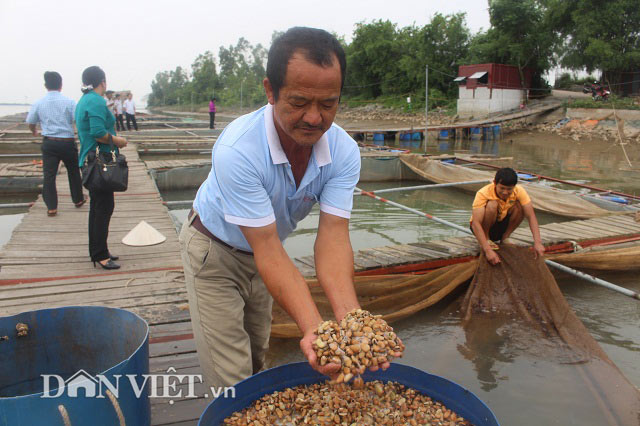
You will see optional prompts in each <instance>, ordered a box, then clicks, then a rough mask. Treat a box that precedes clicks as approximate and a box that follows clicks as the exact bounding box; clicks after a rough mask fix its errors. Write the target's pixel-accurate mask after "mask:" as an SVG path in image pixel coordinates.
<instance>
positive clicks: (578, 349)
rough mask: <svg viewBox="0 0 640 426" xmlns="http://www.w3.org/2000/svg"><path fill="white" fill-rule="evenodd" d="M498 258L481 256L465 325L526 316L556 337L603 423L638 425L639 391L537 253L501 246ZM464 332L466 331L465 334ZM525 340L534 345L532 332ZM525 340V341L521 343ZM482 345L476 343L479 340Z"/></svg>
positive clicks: (466, 301) (466, 299)
mask: <svg viewBox="0 0 640 426" xmlns="http://www.w3.org/2000/svg"><path fill="white" fill-rule="evenodd" d="M498 254H499V256H500V259H501V263H500V264H498V265H496V266H492V265H490V264H489V262H488V261H487V260H486V258H485V257H484V255H482V256H481V257H480V259H479V261H478V269H477V271H476V274H475V276H474V277H473V280H472V281H471V284H470V286H469V288H468V290H467V293H466V294H465V297H464V300H463V303H462V313H463V316H464V319H463V324H464V326H465V329H468V328H474V327H475V328H476V331H478V330H477V324H485V325H486V324H487V322H486V320H487V318H493V319H495V320H496V321H497V322H498V323H504V319H505V318H508V320H510V321H514V320H515V321H518V320H519V321H526V322H527V323H528V324H530V325H531V326H533V328H534V329H536V330H538V331H539V332H540V333H542V334H543V335H545V336H546V337H548V338H549V339H550V340H555V341H558V342H561V344H560V345H559V347H554V348H553V350H554V351H561V352H563V356H564V358H565V359H566V360H568V361H569V362H570V363H572V364H575V365H576V368H577V369H578V370H579V374H580V376H581V377H582V378H583V379H584V383H585V387H586V389H588V391H589V394H590V395H591V396H592V397H593V398H594V403H597V404H598V405H599V406H600V409H601V410H602V412H603V413H604V414H605V418H606V420H607V423H608V424H611V425H638V424H640V391H639V390H638V389H637V388H636V387H635V386H634V385H633V384H632V383H630V382H629V381H628V380H627V378H626V377H625V376H624V375H623V374H622V372H621V371H620V370H619V369H618V368H617V367H616V366H615V364H614V363H613V361H611V360H610V359H609V357H608V356H607V354H606V353H605V352H604V350H603V349H602V348H601V347H600V345H599V344H598V343H597V342H596V341H595V339H594V338H593V337H592V336H591V334H589V331H588V330H587V329H586V327H585V326H584V325H583V324H582V322H581V321H580V319H579V318H578V317H577V316H576V315H575V313H574V312H573V310H572V309H571V307H570V306H569V304H568V303H567V301H566V300H565V298H564V296H563V295H562V292H561V291H560V289H559V288H558V285H557V283H556V281H555V279H554V277H553V275H552V274H551V272H550V271H549V269H548V268H547V266H546V264H545V263H544V260H543V259H542V258H538V259H534V256H533V254H532V252H531V250H529V249H527V248H523V247H516V246H511V245H501V246H500V250H499V251H498ZM468 336H469V334H468ZM529 338H530V341H529V342H528V344H529V345H530V346H531V347H533V346H539V338H538V337H537V336H536V335H535V334H534V333H531V335H530V337H529ZM525 343H527V342H525ZM480 344H481V343H480Z"/></svg>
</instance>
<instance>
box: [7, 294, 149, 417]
mask: <svg viewBox="0 0 640 426" xmlns="http://www.w3.org/2000/svg"><path fill="white" fill-rule="evenodd" d="M17 323H25V324H27V325H28V326H29V333H28V335H27V336H25V337H17V336H16V324H17ZM0 336H9V340H5V341H0V425H6V426H33V425H64V424H65V423H64V421H63V417H62V414H61V412H60V408H59V407H60V406H62V407H63V410H64V411H66V413H67V415H68V417H69V421H70V423H71V424H72V425H74V426H75V425H87V424H89V425H91V426H99V425H105V426H106V425H109V426H112V425H118V424H120V422H119V420H118V416H117V413H116V410H117V409H118V407H119V409H120V410H121V411H122V414H123V417H124V420H125V422H126V424H127V425H148V424H150V419H151V410H150V403H149V398H148V395H149V381H147V383H146V385H144V377H143V376H142V375H143V374H148V372H149V327H148V325H147V323H146V322H145V321H144V320H143V319H142V318H140V317H139V316H137V315H136V314H134V313H132V312H129V311H125V310H122V309H114V308H105V307H99V306H83V307H65V308H57V309H43V310H39V311H32V312H24V313H21V314H18V315H13V316H10V317H4V318H0ZM81 370H82V371H81ZM43 374H44V375H56V376H60V377H61V380H63V382H64V383H65V384H64V385H63V386H59V385H58V383H59V382H58V379H57V378H53V377H52V378H49V379H48V383H49V384H50V386H49V391H48V392H47V394H48V395H49V396H51V398H43V396H45V395H44V392H45V388H44V379H43V377H42V376H41V375H43ZM96 375H102V376H103V380H108V381H109V383H110V384H112V385H116V384H117V387H116V389H117V394H116V393H114V392H112V394H113V396H117V404H113V403H112V402H111V399H110V398H109V397H108V394H107V392H106V390H107V389H108V387H106V385H104V383H105V382H104V381H103V382H102V383H103V384H102V385H101V384H100V382H98V381H96ZM116 375H121V377H120V378H119V379H117V377H115V376H116ZM127 375H133V376H132V377H134V380H135V382H134V383H137V385H136V388H137V390H141V393H140V397H139V398H138V397H136V395H135V391H134V388H133V385H132V383H131V381H130V380H129V377H128V376H127ZM143 385H144V386H143ZM72 388H73V389H75V393H76V396H73V392H72V391H71V390H72ZM92 392H95V395H94V396H92V395H91V393H92ZM58 394H60V396H57V395H58ZM100 395H101V396H102V397H101V398H100V397H97V396H100ZM116 405H117V406H116Z"/></svg>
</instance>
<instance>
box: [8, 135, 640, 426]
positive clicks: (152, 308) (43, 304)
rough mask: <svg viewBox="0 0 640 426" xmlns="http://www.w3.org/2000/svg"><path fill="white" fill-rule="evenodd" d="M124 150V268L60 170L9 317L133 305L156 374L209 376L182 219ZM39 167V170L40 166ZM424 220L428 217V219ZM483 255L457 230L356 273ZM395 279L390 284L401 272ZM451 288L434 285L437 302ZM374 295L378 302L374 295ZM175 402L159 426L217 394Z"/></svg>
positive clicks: (28, 240) (159, 404) (194, 411)
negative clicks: (132, 234)
mask: <svg viewBox="0 0 640 426" xmlns="http://www.w3.org/2000/svg"><path fill="white" fill-rule="evenodd" d="M135 135H136V138H140V139H144V138H145V136H146V135H148V133H147V131H140V132H138V133H136V134H135ZM123 153H124V154H125V155H126V156H127V160H128V163H129V168H130V172H129V182H130V185H129V188H130V189H129V191H127V192H125V193H119V194H116V208H115V211H114V215H113V218H112V222H111V227H110V234H109V246H110V248H111V249H112V250H113V253H115V254H118V255H120V256H121V259H122V261H121V264H122V268H121V269H120V270H117V271H105V270H102V269H96V268H93V266H92V264H91V262H89V255H88V242H87V231H86V229H87V219H88V206H86V205H85V207H83V208H80V209H76V208H75V207H73V204H72V203H71V200H70V197H69V193H68V191H69V190H68V183H67V180H66V179H63V178H62V177H59V178H58V179H57V181H56V182H57V185H58V196H59V208H58V211H59V213H58V216H56V217H52V218H49V217H47V216H46V207H45V205H44V202H43V201H42V197H39V198H38V200H37V201H36V203H35V204H34V206H33V207H31V209H30V210H29V212H28V213H27V214H26V215H25V217H24V218H23V221H22V223H21V224H20V225H19V226H18V227H17V228H16V229H15V230H14V232H13V234H12V236H11V240H10V241H9V242H8V243H7V244H6V245H5V247H4V248H3V250H2V251H0V316H6V315H12V314H16V313H19V312H24V311H29V310H35V309H42V308H53V307H60V306H70V305H100V306H109V307H117V308H124V309H127V310H130V311H132V312H135V313H137V314H138V315H140V316H141V317H143V318H144V319H145V320H146V321H147V322H148V323H149V325H150V371H151V372H152V373H165V372H166V371H167V369H168V368H169V367H173V368H175V369H176V374H200V373H201V369H200V366H199V362H198V358H197V355H196V351H195V342H194V340H193V334H192V329H191V324H190V318H189V310H188V303H187V295H186V289H185V286H184V280H183V275H182V264H181V260H180V248H179V244H178V239H177V234H176V231H175V225H174V223H173V222H172V220H171V218H170V215H169V212H168V210H167V208H166V207H165V206H164V205H163V204H162V199H161V196H160V193H159V192H158V189H157V187H156V184H155V183H154V181H153V180H152V178H151V177H150V175H149V170H148V168H147V167H146V166H145V164H144V163H143V162H142V161H141V160H140V158H139V156H138V153H137V149H136V145H135V143H130V145H129V146H128V147H127V148H125V149H124V150H123ZM34 173H37V174H38V175H40V172H39V171H38V172H34ZM140 220H146V221H147V222H148V223H149V224H151V225H152V226H153V227H154V228H156V229H157V230H159V231H160V232H162V233H163V234H164V235H165V236H166V237H167V241H165V242H164V243H162V244H159V245H155V246H150V247H128V246H125V245H123V244H122V243H121V240H122V237H124V235H126V233H127V232H129V231H130V230H131V229H132V228H133V227H134V226H135V225H137V224H138V223H139V222H140ZM425 226H429V224H428V223H427V222H425ZM541 234H542V239H543V242H544V243H545V244H546V245H547V247H548V248H550V249H552V250H554V251H571V249H572V247H573V245H574V243H572V242H571V241H575V242H577V243H579V244H580V245H583V246H585V247H587V246H589V245H590V244H594V243H603V242H621V241H625V240H626V241H634V240H638V239H640V223H638V222H635V220H634V218H633V217H632V216H630V215H619V216H610V217H604V218H598V219H590V220H579V221H571V222H563V223H558V224H549V225H544V226H541ZM513 237H514V240H515V241H516V242H517V243H518V244H531V242H532V241H531V235H530V232H529V230H528V229H526V228H524V227H523V228H520V229H518V230H517V231H516V232H515V233H514V235H513ZM477 252H478V246H477V244H476V242H475V239H474V238H472V237H456V238H448V239H446V240H442V241H429V242H425V243H414V244H404V245H397V246H389V247H378V248H373V249H367V250H361V251H358V252H356V253H355V254H354V259H355V266H356V273H357V275H377V274H390V273H422V272H424V271H428V270H435V269H438V268H441V267H443V266H447V265H454V267H455V265H456V264H463V263H466V262H469V261H470V260H473V259H474V256H475V255H476V254H477ZM294 262H295V263H296V265H297V266H298V267H299V268H300V270H301V271H302V273H303V274H304V275H306V276H308V277H313V276H314V275H315V269H314V263H313V257H312V256H307V257H301V258H296V259H294ZM461 266H462V265H461ZM359 280H360V279H359ZM386 280H387V282H388V283H389V281H393V278H386ZM362 282H364V283H367V280H366V279H363V280H362ZM369 282H371V280H369ZM391 285H393V284H391ZM396 285H399V284H397V283H396ZM376 288H377V287H375V286H369V287H368V288H367V291H368V292H369V293H367V295H368V296H366V297H373V298H375V297H377V296H376V295H375V294H374V293H375V292H376V291H377V290H376ZM378 288H379V287H378ZM443 288H444V287H443ZM407 290H408V291H409V290H410V289H409V288H407ZM432 290H434V289H432ZM445 290H446V289H445ZM364 294H365V293H363V295H364ZM442 294H443V292H442V291H434V292H433V296H434V297H433V299H432V300H435V299H438V298H440V297H441V296H442ZM373 302H376V301H375V300H373V299H372V302H371V303H373ZM408 309H412V308H408ZM391 314H397V313H395V312H392V313H391ZM186 386H187V385H186V384H185V385H181V386H179V387H178V388H179V389H182V390H183V395H186V394H187V389H186ZM205 392H206V390H205V387H204V385H203V384H197V385H196V388H195V393H196V394H198V395H203V394H204V393H205ZM168 402H169V401H168V399H154V400H153V401H152V424H153V425H166V424H185V425H186V424H195V421H196V420H197V418H198V416H199V415H200V413H202V411H203V410H204V408H205V406H206V405H207V403H208V400H207V399H205V398H195V399H188V398H183V399H175V401H174V402H175V403H174V404H172V405H171V404H169V403H168Z"/></svg>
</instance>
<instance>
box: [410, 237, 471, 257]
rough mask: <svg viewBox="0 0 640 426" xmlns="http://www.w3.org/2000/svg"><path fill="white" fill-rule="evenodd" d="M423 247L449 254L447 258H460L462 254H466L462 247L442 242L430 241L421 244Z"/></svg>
mask: <svg viewBox="0 0 640 426" xmlns="http://www.w3.org/2000/svg"><path fill="white" fill-rule="evenodd" d="M420 246H421V247H425V248H427V249H430V248H433V249H434V250H437V251H444V252H446V253H448V256H446V257H458V256H460V254H461V253H464V250H463V249H462V247H460V246H454V245H452V244H446V243H444V242H442V241H433V240H432V241H429V242H427V243H420Z"/></svg>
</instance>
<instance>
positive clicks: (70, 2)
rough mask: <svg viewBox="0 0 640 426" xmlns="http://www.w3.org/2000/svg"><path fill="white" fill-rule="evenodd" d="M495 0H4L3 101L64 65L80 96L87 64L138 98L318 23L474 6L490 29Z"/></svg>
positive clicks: (330, 26) (344, 28)
mask: <svg viewBox="0 0 640 426" xmlns="http://www.w3.org/2000/svg"><path fill="white" fill-rule="evenodd" d="M487 8H488V6H487V1H486V0H448V1H434V0H391V1H390V0H385V1H382V0H368V1H361V0H356V1H352V0H340V1H336V0H322V1H306V2H302V1H293V0H282V1H279V0H272V1H259V0H230V1H225V2H219V1H215V0H208V1H204V0H203V1H189V0H183V1H179V0H174V1H168V0H155V1H137V0H127V1H121V0H103V1H100V2H92V1H87V0H82V1H80V0H59V1H52V0H24V1H21V0H0V40H2V46H3V48H2V65H1V66H0V103H2V102H25V101H26V102H29V103H31V102H33V101H35V100H36V99H38V98H39V97H41V96H42V95H44V93H45V89H44V87H43V84H44V83H43V77H42V75H43V73H44V71H47V70H53V71H58V72H59V73H60V74H62V78H63V89H62V91H63V93H64V94H65V95H67V96H69V97H71V98H74V99H79V98H80V95H81V93H80V86H81V75H82V71H83V70H84V69H85V68H86V67H88V66H91V65H98V66H100V67H101V68H102V69H104V70H105V73H106V75H107V86H108V88H110V89H113V90H124V89H129V90H132V91H133V93H134V98H135V99H136V100H138V101H139V100H140V98H141V97H142V96H144V95H146V94H148V93H150V92H151V81H152V80H153V78H154V76H155V74H156V73H157V72H159V71H164V70H172V69H175V67H176V66H178V65H180V66H182V67H185V68H187V69H188V70H190V66H191V63H192V62H193V60H194V59H195V58H196V56H198V54H200V53H204V52H205V51H207V50H211V51H212V52H213V53H214V55H215V56H216V57H217V54H218V49H219V47H220V46H229V45H235V44H236V42H237V41H238V39H239V38H240V37H244V38H246V39H247V40H248V41H249V42H250V43H251V44H257V43H262V44H263V45H264V46H265V47H267V46H268V45H269V43H270V41H271V35H272V33H273V32H274V31H284V30H286V29H287V28H289V27H292V26H311V27H318V28H323V29H326V30H327V31H331V32H335V33H337V34H340V35H344V36H345V37H346V39H347V40H351V35H352V33H353V29H354V25H355V24H356V23H358V22H363V21H364V22H371V21H372V20H377V19H388V20H390V21H391V22H394V23H397V24H398V25H399V26H407V25H411V24H413V23H415V24H416V25H424V24H426V23H428V22H429V20H430V18H431V16H433V15H434V14H435V13H437V12H440V13H442V14H448V13H455V12H466V14H467V24H468V26H469V28H470V29H471V31H472V32H477V31H478V30H479V29H480V28H484V29H486V28H488V27H489V15H488V12H487Z"/></svg>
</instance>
